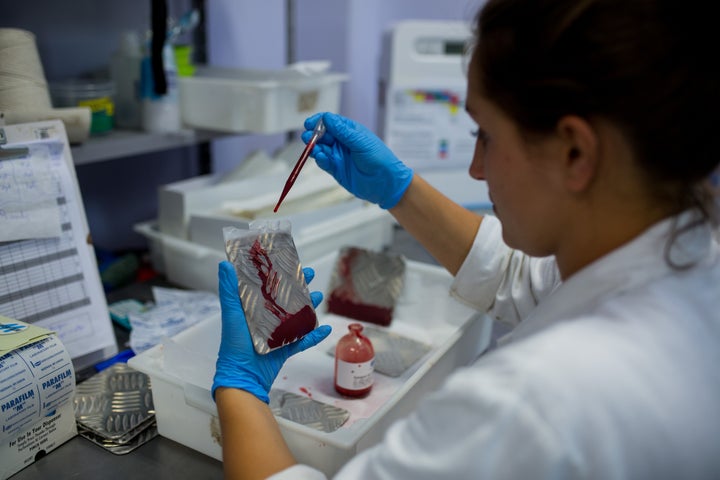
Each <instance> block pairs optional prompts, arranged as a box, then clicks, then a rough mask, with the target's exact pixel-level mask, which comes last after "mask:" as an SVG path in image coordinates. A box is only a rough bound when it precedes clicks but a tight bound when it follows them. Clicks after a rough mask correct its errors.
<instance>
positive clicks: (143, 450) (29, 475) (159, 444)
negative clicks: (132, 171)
mask: <svg viewBox="0 0 720 480" xmlns="http://www.w3.org/2000/svg"><path fill="white" fill-rule="evenodd" d="M389 251H391V252H395V253H402V254H403V255H405V256H406V258H408V259H411V260H416V261H421V262H427V263H436V262H435V261H434V259H433V258H432V257H431V256H430V255H429V254H428V253H427V252H426V251H425V250H424V249H423V248H422V247H420V245H419V244H418V243H417V242H416V241H415V240H414V239H413V238H412V237H411V236H410V235H409V234H408V233H407V232H405V231H404V230H403V229H402V228H400V227H396V228H395V230H394V236H393V243H392V245H391V246H390V247H389ZM152 286H164V287H174V285H173V284H171V283H169V282H167V281H166V280H165V279H164V278H162V277H155V278H153V279H151V280H148V281H145V282H142V283H135V284H132V285H128V286H126V287H123V288H120V289H118V290H115V291H113V292H110V293H108V294H107V300H108V303H112V302H114V301H118V300H122V299H125V298H134V299H137V300H140V301H148V300H151V299H152V292H151V288H152ZM113 327H114V330H115V336H116V339H117V343H118V348H119V350H124V349H126V348H127V341H128V339H129V334H128V332H127V331H126V330H124V329H122V328H121V327H119V326H117V325H115V324H113ZM93 373H94V371H93V370H92V369H86V370H83V371H79V372H76V375H77V378H78V379H79V380H83V379H84V378H88V377H89V376H90V375H92V374H93ZM38 478H74V479H80V480H82V479H95V478H102V479H104V480H114V479H118V480H134V479H147V478H152V479H154V480H164V479H168V480H184V479H193V480H197V479H213V478H223V468H222V462H220V461H218V460H216V459H214V458H212V457H209V456H207V455H204V454H202V453H200V452H197V451H195V450H192V449H190V448H188V447H186V446H184V445H181V444H179V443H177V442H174V441H173V440H170V439H167V438H164V437H162V436H159V435H158V436H157V437H155V438H153V439H152V440H150V441H148V442H147V443H145V444H144V445H141V446H140V447H138V448H137V449H135V450H133V451H131V452H129V453H126V454H124V455H116V454H113V453H111V452H109V451H107V450H105V449H103V448H102V447H100V446H98V445H95V444H94V443H92V442H91V441H89V440H87V439H85V438H83V437H81V436H79V435H78V436H76V437H74V438H72V439H71V440H69V441H67V442H66V443H64V444H63V445H61V446H60V447H58V448H57V449H55V450H53V451H51V452H50V453H48V454H47V455H46V456H45V457H43V458H40V459H38V460H37V461H36V462H35V463H33V464H31V465H29V466H27V467H26V468H24V469H23V470H21V471H19V472H18V473H16V474H15V475H13V476H11V477H10V480H30V479H38Z"/></svg>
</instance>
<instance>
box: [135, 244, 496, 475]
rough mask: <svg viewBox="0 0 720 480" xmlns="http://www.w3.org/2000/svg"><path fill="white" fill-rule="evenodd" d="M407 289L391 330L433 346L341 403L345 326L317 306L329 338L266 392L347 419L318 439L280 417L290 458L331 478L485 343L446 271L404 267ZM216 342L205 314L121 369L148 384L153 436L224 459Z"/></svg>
mask: <svg viewBox="0 0 720 480" xmlns="http://www.w3.org/2000/svg"><path fill="white" fill-rule="evenodd" d="M336 256H337V252H335V253H333V254H331V255H328V256H325V257H323V258H321V259H318V260H317V261H315V262H313V263H312V264H311V265H309V266H312V267H313V268H315V270H316V278H315V280H314V281H313V283H312V284H311V290H321V291H323V292H324V293H327V292H325V289H326V287H327V284H328V281H329V279H330V275H331V272H332V268H333V266H334V262H335V258H336ZM407 267H408V268H407V271H406V272H407V273H406V285H405V289H404V292H403V294H402V295H401V296H400V298H399V301H398V304H397V306H396V309H395V314H394V318H393V322H392V324H391V325H390V327H388V328H389V329H390V330H391V331H393V332H396V333H399V334H401V335H404V336H407V337H410V338H413V339H415V340H418V341H421V342H424V343H427V344H429V345H431V347H432V348H431V350H430V351H429V352H428V353H427V354H426V355H425V356H424V357H422V358H421V359H420V360H419V361H418V362H417V363H416V364H415V365H413V366H412V367H411V368H410V369H408V370H407V371H405V373H403V374H402V375H401V376H399V377H395V378H391V377H386V376H383V375H379V374H376V376H375V384H374V386H373V390H372V392H371V393H370V395H369V396H368V397H366V398H364V399H352V400H351V399H346V398H343V397H341V396H340V395H339V394H337V393H336V392H335V391H334V388H333V366H334V360H333V358H332V357H331V356H330V355H328V354H327V349H328V348H330V347H331V346H333V345H335V343H336V342H337V340H338V339H339V338H340V337H341V336H342V335H344V334H345V332H346V331H347V324H348V323H350V322H351V320H349V319H346V318H344V317H340V316H337V315H333V314H328V313H325V312H324V308H323V306H322V305H321V306H320V307H319V308H318V315H319V320H320V323H323V324H330V325H332V326H333V333H332V334H331V336H330V337H329V338H328V339H326V340H325V341H324V342H323V343H321V344H320V345H318V346H317V347H316V348H313V349H310V350H307V351H305V352H303V353H301V354H299V355H296V356H295V357H292V358H291V359H290V360H288V362H287V363H286V365H285V367H283V369H282V370H281V371H280V374H279V375H278V378H277V380H276V382H275V385H274V387H277V388H282V389H284V390H288V391H291V392H293V393H297V394H301V395H303V394H305V395H311V396H312V398H313V399H315V400H318V401H321V402H325V403H329V404H331V405H336V406H339V407H342V408H345V409H347V410H348V411H349V412H350V414H351V416H350V419H349V420H348V422H347V423H346V424H345V425H343V426H342V427H341V428H340V429H338V430H336V431H335V432H332V433H324V432H320V431H317V430H314V429H312V428H310V427H306V426H304V425H300V424H296V423H294V422H291V421H289V420H286V419H283V418H279V419H278V422H279V424H280V427H281V430H282V433H283V436H284V437H285V440H286V441H287V443H288V445H289V447H290V449H291V451H292V452H293V454H294V455H295V456H296V458H297V459H298V461H300V462H302V463H305V464H308V465H311V466H314V467H316V468H318V469H320V470H322V471H323V472H325V473H326V474H327V475H333V474H334V473H335V472H336V471H337V470H338V469H339V468H340V467H341V466H342V465H343V464H344V463H346V462H347V461H348V460H349V459H350V458H351V457H352V456H353V455H354V454H355V453H356V452H358V451H361V450H363V449H365V448H367V447H369V446H371V445H373V444H375V443H377V442H378V441H380V440H381V439H382V437H383V435H384V433H385V431H386V429H387V427H388V426H389V425H390V423H391V422H393V421H394V420H396V419H398V418H400V417H402V416H405V415H407V414H408V413H409V412H410V411H412V409H413V408H414V406H415V405H416V403H417V402H418V400H419V399H420V398H421V397H422V396H424V395H425V394H426V393H428V392H430V391H433V390H435V389H436V388H438V387H439V386H440V385H441V384H442V382H443V381H444V379H445V378H446V377H447V375H448V374H449V373H450V372H451V371H452V370H454V369H455V368H456V367H458V366H461V365H465V364H467V363H468V362H469V361H471V360H472V359H474V358H475V357H476V356H477V355H478V354H479V353H480V352H481V351H482V350H483V349H484V348H485V347H486V346H487V344H488V342H489V338H490V328H491V322H490V321H489V319H488V317H486V316H484V315H480V314H478V313H477V312H475V311H474V310H472V309H470V308H468V307H466V306H464V305H461V304H460V303H458V302H457V301H455V300H454V299H452V298H451V297H450V296H449V293H448V291H449V286H450V283H451V281H452V279H451V277H450V275H449V274H448V273H447V272H446V271H445V270H443V269H441V268H440V267H436V266H433V265H428V264H423V263H418V262H412V261H408V264H407ZM219 340H220V320H219V318H213V319H210V320H208V321H206V322H203V323H201V324H198V325H195V326H194V327H191V328H190V329H188V330H186V331H185V332H182V333H180V334H178V335H177V336H176V337H174V339H173V340H172V341H171V342H168V343H167V344H165V345H159V346H156V347H154V348H152V349H150V350H148V351H146V352H144V353H142V354H140V355H138V356H136V357H134V358H132V359H130V361H129V364H130V365H131V366H132V367H133V368H136V369H138V370H140V371H142V372H144V373H146V374H148V375H149V376H150V378H151V382H152V388H153V400H154V402H155V408H156V416H157V422H158V431H159V433H160V434H161V435H163V436H165V437H168V438H170V439H172V440H175V441H177V442H179V443H182V444H184V445H187V446H188V447H190V448H193V449H195V450H198V451H200V452H202V453H205V454H207V455H210V456H212V457H215V458H217V459H221V458H222V452H221V447H220V443H219V441H220V429H219V423H218V420H217V410H216V408H215V404H214V403H213V401H212V399H211V396H210V387H211V384H212V377H213V374H214V364H215V358H216V354H217V349H218V345H219Z"/></svg>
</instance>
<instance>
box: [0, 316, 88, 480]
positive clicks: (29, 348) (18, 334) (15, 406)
mask: <svg viewBox="0 0 720 480" xmlns="http://www.w3.org/2000/svg"><path fill="white" fill-rule="evenodd" d="M74 395H75V372H74V369H73V364H72V360H71V359H70V355H69V354H68V352H67V350H66V349H65V347H64V345H63V344H62V343H61V342H60V340H59V339H58V338H57V335H55V334H54V333H53V332H51V331H50V330H46V329H44V328H40V327H37V326H34V325H29V324H27V323H23V322H19V321H16V320H12V319H9V318H7V317H4V316H2V315H0V478H7V477H9V476H10V475H13V474H14V473H16V472H18V471H20V470H21V469H23V468H25V467H26V466H28V465H30V464H31V463H33V462H34V461H35V460H36V459H37V458H40V457H42V456H44V455H45V454H47V453H48V452H50V451H52V450H54V449H55V448H57V447H58V446H60V445H61V444H63V443H64V442H66V441H67V440H69V439H71V438H72V437H74V436H75V435H77V427H76V425H75V412H74V409H73V402H72V399H73V396H74Z"/></svg>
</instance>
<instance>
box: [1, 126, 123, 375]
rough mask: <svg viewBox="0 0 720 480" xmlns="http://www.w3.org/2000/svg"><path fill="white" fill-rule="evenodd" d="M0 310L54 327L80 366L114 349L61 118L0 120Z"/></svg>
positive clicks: (47, 326)
mask: <svg viewBox="0 0 720 480" xmlns="http://www.w3.org/2000/svg"><path fill="white" fill-rule="evenodd" d="M0 315H4V316H6V317H10V318H12V319H15V320H20V321H22V322H25V323H29V324H33V325H37V326H40V327H44V328H47V329H49V330H53V331H55V332H57V334H58V337H59V338H60V340H61V341H62V342H63V344H64V345H65V348H66V349H67V350H68V352H69V353H70V356H71V357H72V359H73V364H74V366H75V368H76V369H82V368H85V367H88V366H90V365H93V364H95V363H97V362H98V361H100V360H103V359H106V358H108V357H110V356H112V355H114V354H115V353H117V344H116V340H115V335H114V332H113V329H112V323H111V320H110V316H109V314H108V307H107V301H106V299H105V294H104V291H103V288H102V283H101V280H100V274H99V271H98V267H97V261H96V258H95V251H94V248H93V245H92V242H91V240H90V232H89V227H88V223H87V217H86V215H85V209H84V206H83V202H82V198H81V194H80V188H79V186H78V180H77V176H76V173H75V166H74V163H73V159H72V153H71V150H70V145H69V143H68V139H67V134H66V131H65V127H64V124H63V123H62V121H59V120H49V121H42V122H34V123H27V124H19V125H10V126H0Z"/></svg>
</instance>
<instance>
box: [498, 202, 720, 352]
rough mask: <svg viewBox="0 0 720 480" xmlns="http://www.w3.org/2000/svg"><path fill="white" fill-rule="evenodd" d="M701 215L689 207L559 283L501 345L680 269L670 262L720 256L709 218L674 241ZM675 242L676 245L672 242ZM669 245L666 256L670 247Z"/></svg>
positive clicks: (695, 263)
mask: <svg viewBox="0 0 720 480" xmlns="http://www.w3.org/2000/svg"><path fill="white" fill-rule="evenodd" d="M698 220H699V218H698V213H697V212H694V211H687V212H684V213H682V214H680V215H678V216H675V217H671V218H668V219H666V220H663V221H661V222H659V223H657V224H655V225H653V226H652V227H650V228H649V229H647V230H646V231H645V232H643V233H642V234H641V235H639V236H638V237H636V238H635V239H633V240H631V241H630V242H629V243H627V244H625V245H623V246H621V247H620V248H617V249H615V250H613V251H612V252H610V253H608V254H607V255H605V256H603V257H601V258H599V259H598V260H596V261H595V262H593V263H591V264H590V265H587V266H586V267H585V268H583V269H582V270H580V271H578V272H577V273H575V274H574V275H573V276H572V277H570V278H569V279H568V280H566V281H565V282H563V283H562V284H560V285H559V286H558V287H557V288H556V289H555V291H554V292H553V293H552V294H551V295H549V296H548V297H546V298H545V299H544V300H543V301H541V302H540V304H539V305H538V306H537V307H536V308H535V310H533V311H532V312H531V313H530V314H529V315H528V317H527V318H526V319H525V320H523V321H522V322H521V323H520V324H519V325H518V326H517V327H516V328H515V329H514V330H513V331H512V332H510V333H509V334H507V335H505V336H504V337H502V338H501V339H500V340H499V341H498V343H499V344H500V345H503V344H506V343H509V342H512V341H516V340H519V339H521V338H525V337H528V336H530V335H533V334H534V333H536V332H538V331H541V330H544V329H545V328H547V327H549V326H551V325H553V324H556V323H560V322H564V321H568V320H572V319H573V318H577V317H579V316H582V315H583V314H587V313H589V312H592V311H593V310H594V309H595V308H596V307H597V306H598V305H599V304H601V303H603V302H604V301H606V300H607V299H609V298H611V297H615V296H618V295H622V294H623V293H624V292H628V291H631V290H633V289H636V288H638V287H640V286H642V285H646V284H649V283H651V282H653V281H654V280H657V279H659V278H662V277H664V276H667V275H672V274H678V273H679V272H680V270H677V269H674V268H673V267H671V266H670V265H669V264H668V261H667V259H668V258H669V259H670V260H671V261H672V262H673V263H675V264H676V265H692V266H691V267H689V268H698V267H699V266H701V265H703V264H705V263H706V262H711V261H713V259H714V258H715V257H716V256H717V255H718V254H719V253H718V250H719V247H718V244H717V243H716V242H715V240H714V237H713V232H712V229H711V227H710V226H709V225H708V222H702V223H701V224H699V225H697V226H695V227H693V228H690V229H688V230H687V231H684V232H683V233H681V234H679V235H678V236H676V237H675V239H674V240H672V239H671V238H672V232H673V231H680V230H681V229H682V228H683V227H684V226H687V225H689V224H690V223H691V222H695V221H698ZM668 242H672V243H670V244H669V243H668ZM668 245H671V247H670V250H669V252H667V254H666V249H667V246H668Z"/></svg>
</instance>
